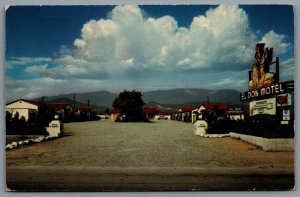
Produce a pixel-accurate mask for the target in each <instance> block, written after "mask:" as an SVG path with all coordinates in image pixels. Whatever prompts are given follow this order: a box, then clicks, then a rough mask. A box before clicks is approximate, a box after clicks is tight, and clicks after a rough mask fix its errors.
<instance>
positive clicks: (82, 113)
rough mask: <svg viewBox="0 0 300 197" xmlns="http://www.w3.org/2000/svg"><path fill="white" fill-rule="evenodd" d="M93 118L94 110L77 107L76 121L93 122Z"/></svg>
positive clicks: (75, 111) (75, 110)
mask: <svg viewBox="0 0 300 197" xmlns="http://www.w3.org/2000/svg"><path fill="white" fill-rule="evenodd" d="M92 116H93V109H92V108H90V107H76V108H75V109H74V118H75V120H76V121H85V120H91V119H92V118H93V117H92Z"/></svg>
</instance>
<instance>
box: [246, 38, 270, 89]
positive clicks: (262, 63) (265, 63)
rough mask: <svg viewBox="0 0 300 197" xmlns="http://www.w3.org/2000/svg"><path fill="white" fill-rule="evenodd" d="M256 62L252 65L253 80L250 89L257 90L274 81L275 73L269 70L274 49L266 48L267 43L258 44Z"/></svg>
mask: <svg viewBox="0 0 300 197" xmlns="http://www.w3.org/2000/svg"><path fill="white" fill-rule="evenodd" d="M254 57H255V62H254V64H253V66H252V80H251V81H250V82H249V89H250V90H256V89H259V88H262V87H266V86H269V85H271V84H272V83H273V82H274V73H270V72H269V67H270V64H271V62H272V58H273V49H272V48H265V43H258V44H256V48H255V56H254Z"/></svg>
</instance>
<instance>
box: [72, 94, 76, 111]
mask: <svg viewBox="0 0 300 197" xmlns="http://www.w3.org/2000/svg"><path fill="white" fill-rule="evenodd" d="M75 107H76V104H75V93H74V94H73V108H74V109H75Z"/></svg>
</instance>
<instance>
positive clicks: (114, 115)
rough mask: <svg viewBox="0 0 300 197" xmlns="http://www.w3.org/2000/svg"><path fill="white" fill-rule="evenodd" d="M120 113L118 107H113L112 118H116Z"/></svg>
mask: <svg viewBox="0 0 300 197" xmlns="http://www.w3.org/2000/svg"><path fill="white" fill-rule="evenodd" d="M119 115H120V111H119V110H118V109H112V110H111V113H110V119H111V120H116V119H117V117H118V116H119Z"/></svg>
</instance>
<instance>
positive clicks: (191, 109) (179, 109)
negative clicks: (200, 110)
mask: <svg viewBox="0 0 300 197" xmlns="http://www.w3.org/2000/svg"><path fill="white" fill-rule="evenodd" d="M194 109H196V108H195V107H181V108H178V111H179V112H192V111H193V110H194Z"/></svg>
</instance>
